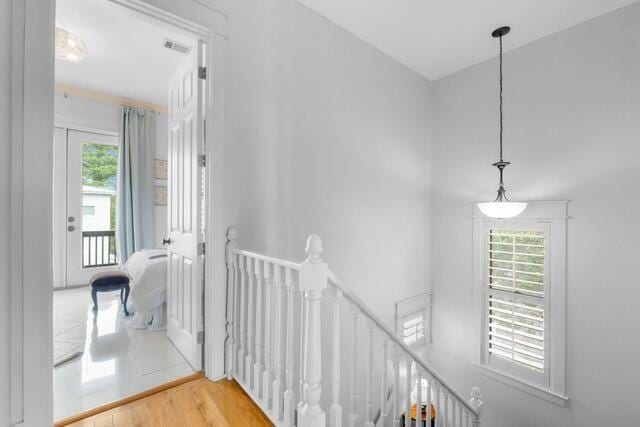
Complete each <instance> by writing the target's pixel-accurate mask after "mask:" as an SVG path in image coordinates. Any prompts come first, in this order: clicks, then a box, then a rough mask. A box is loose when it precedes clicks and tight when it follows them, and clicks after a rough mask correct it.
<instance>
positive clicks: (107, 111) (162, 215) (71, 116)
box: [55, 93, 168, 247]
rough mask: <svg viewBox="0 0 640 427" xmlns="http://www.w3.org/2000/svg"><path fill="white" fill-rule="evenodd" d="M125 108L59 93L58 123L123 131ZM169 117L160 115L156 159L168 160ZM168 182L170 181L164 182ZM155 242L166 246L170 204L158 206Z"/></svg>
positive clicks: (158, 245)
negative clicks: (123, 109) (168, 205)
mask: <svg viewBox="0 0 640 427" xmlns="http://www.w3.org/2000/svg"><path fill="white" fill-rule="evenodd" d="M120 111H121V107H120V106H118V105H116V104H109V103H105V102H99V101H95V100H92V99H87V98H81V97H78V96H74V95H68V96H65V95H64V94H62V93H56V96H55V120H56V126H59V127H69V128H79V129H80V130H87V131H95V132H101V131H107V132H119V130H120V129H119V128H120ZM167 138H168V135H167V116H166V114H157V115H156V141H155V147H156V148H155V158H156V159H163V160H167V153H168V146H167ZM163 184H165V185H166V182H165V183H163ZM154 213H155V218H154V220H155V229H156V233H155V234H156V237H155V245H156V247H161V246H162V238H163V237H166V234H167V209H166V206H156V207H155V212H154Z"/></svg>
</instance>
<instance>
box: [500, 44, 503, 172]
mask: <svg viewBox="0 0 640 427" xmlns="http://www.w3.org/2000/svg"><path fill="white" fill-rule="evenodd" d="M502 133H503V131H502V36H500V161H501V162H502V161H503V160H502Z"/></svg>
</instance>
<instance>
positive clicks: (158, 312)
mask: <svg viewBox="0 0 640 427" xmlns="http://www.w3.org/2000/svg"><path fill="white" fill-rule="evenodd" d="M122 270H123V271H124V272H125V273H127V274H128V275H129V279H130V282H129V284H130V287H131V292H130V294H129V301H130V304H129V312H130V313H133V318H131V319H130V320H129V322H128V326H129V327H130V328H132V329H147V328H149V329H154V330H159V329H164V328H166V310H167V252H166V250H164V249H144V250H141V251H138V252H135V253H134V254H133V255H131V256H130V257H129V259H128V260H127V262H126V263H125V264H124V266H123V267H122Z"/></svg>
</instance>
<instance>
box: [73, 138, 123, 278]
mask: <svg viewBox="0 0 640 427" xmlns="http://www.w3.org/2000/svg"><path fill="white" fill-rule="evenodd" d="M117 177H118V147H116V146H114V145H104V144H96V143H92V142H89V141H83V143H82V267H83V268H88V267H99V266H105V265H115V264H117V262H118V260H117V254H116V239H115V230H116V180H117Z"/></svg>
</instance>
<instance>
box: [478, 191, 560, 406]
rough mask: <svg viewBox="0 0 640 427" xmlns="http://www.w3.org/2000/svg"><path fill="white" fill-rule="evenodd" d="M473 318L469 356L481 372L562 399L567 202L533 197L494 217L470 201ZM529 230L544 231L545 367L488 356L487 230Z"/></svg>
mask: <svg viewBox="0 0 640 427" xmlns="http://www.w3.org/2000/svg"><path fill="white" fill-rule="evenodd" d="M472 220H473V227H472V230H473V231H472V232H473V269H472V271H473V279H472V286H473V309H474V316H473V319H475V320H477V321H476V322H474V327H473V328H472V330H473V337H474V339H473V340H472V341H471V342H472V347H471V349H470V352H471V361H472V363H474V364H475V365H476V366H478V367H479V368H480V371H481V373H484V374H486V375H488V376H490V377H492V378H495V379H497V380H499V381H502V382H505V383H508V384H510V385H513V386H515V387H518V388H520V389H522V390H524V391H527V392H530V393H532V394H535V395H537V396H540V397H542V398H545V399H547V400H550V401H552V402H555V403H558V404H562V405H564V403H565V402H566V400H567V397H566V396H565V391H566V390H565V387H566V384H565V364H566V354H565V353H566V344H565V343H566V339H565V334H566V314H565V313H566V235H567V202H565V201H561V202H532V203H529V206H528V207H527V209H526V210H525V211H524V212H523V213H522V214H521V215H520V216H518V217H516V218H511V219H503V220H500V219H494V218H488V217H486V216H484V215H483V214H482V213H481V212H480V210H479V209H478V208H477V206H475V205H473V215H472ZM500 228H502V229H504V228H513V229H530V230H539V231H544V233H545V245H546V247H545V287H544V297H543V299H544V302H545V304H544V305H545V313H544V322H545V340H544V347H545V360H544V367H545V368H544V372H543V373H540V372H536V371H534V370H531V369H528V368H526V367H525V366H521V365H519V364H518V363H517V362H511V361H509V360H507V359H502V358H498V357H490V356H489V352H488V332H487V330H488V317H487V315H488V308H489V307H488V294H489V289H488V288H487V280H486V278H487V269H488V264H487V262H486V259H487V249H488V245H487V244H488V234H489V230H491V229H500Z"/></svg>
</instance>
